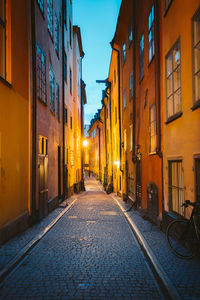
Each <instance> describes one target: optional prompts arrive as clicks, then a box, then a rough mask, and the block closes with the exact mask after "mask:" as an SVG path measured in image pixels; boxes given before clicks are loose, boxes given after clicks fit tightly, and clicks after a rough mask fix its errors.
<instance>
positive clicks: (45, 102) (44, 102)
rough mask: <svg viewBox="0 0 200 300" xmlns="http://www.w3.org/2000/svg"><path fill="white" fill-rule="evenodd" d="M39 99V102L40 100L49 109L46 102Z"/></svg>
mask: <svg viewBox="0 0 200 300" xmlns="http://www.w3.org/2000/svg"><path fill="white" fill-rule="evenodd" d="M37 98H38V100H39V101H40V102H41V103H42V104H43V105H44V106H46V107H47V102H44V101H43V100H42V99H41V98H40V97H37Z"/></svg>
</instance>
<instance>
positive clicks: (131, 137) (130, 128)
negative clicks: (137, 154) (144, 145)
mask: <svg viewBox="0 0 200 300" xmlns="http://www.w3.org/2000/svg"><path fill="white" fill-rule="evenodd" d="M129 139H130V140H129V141H130V151H133V125H131V126H130V127H129Z"/></svg>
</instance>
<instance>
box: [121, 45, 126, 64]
mask: <svg viewBox="0 0 200 300" xmlns="http://www.w3.org/2000/svg"><path fill="white" fill-rule="evenodd" d="M122 51H123V63H124V62H125V59H126V43H124V44H123V47H122Z"/></svg>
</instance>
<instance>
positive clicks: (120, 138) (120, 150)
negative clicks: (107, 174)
mask: <svg viewBox="0 0 200 300" xmlns="http://www.w3.org/2000/svg"><path fill="white" fill-rule="evenodd" d="M110 45H111V47H112V49H113V50H114V51H116V52H117V66H118V106H119V109H118V110H119V142H120V146H119V154H120V171H121V172H122V173H123V170H122V149H121V141H122V133H121V130H122V129H121V97H120V93H121V89H120V81H121V79H120V51H119V50H118V49H116V48H114V47H113V41H112V42H111V43H110Z"/></svg>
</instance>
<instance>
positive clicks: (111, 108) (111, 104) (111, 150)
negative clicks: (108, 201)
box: [110, 84, 113, 189]
mask: <svg viewBox="0 0 200 300" xmlns="http://www.w3.org/2000/svg"><path fill="white" fill-rule="evenodd" d="M111 109H112V104H111V84H110V145H111V164H112V182H111V185H112V189H113V148H112V116H111Z"/></svg>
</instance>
